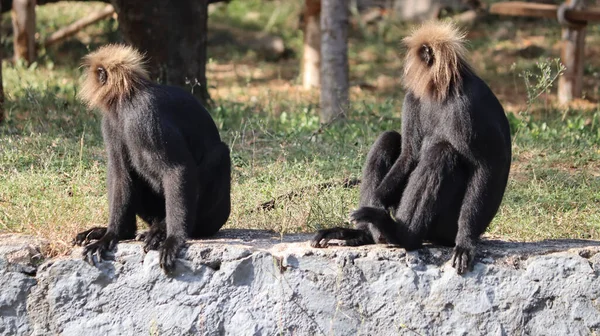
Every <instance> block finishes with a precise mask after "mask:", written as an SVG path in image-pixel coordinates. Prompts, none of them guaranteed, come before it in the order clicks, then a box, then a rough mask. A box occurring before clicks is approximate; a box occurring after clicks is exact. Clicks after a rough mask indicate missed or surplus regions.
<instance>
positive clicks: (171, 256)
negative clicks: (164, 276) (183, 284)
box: [158, 236, 185, 273]
mask: <svg viewBox="0 0 600 336" xmlns="http://www.w3.org/2000/svg"><path fill="white" fill-rule="evenodd" d="M184 242H185V241H184V240H183V239H181V238H179V237H175V236H170V237H167V238H166V239H165V240H164V242H163V243H162V245H161V246H160V248H159V250H158V253H159V260H160V267H161V268H162V269H163V270H164V271H165V273H171V272H173V270H174V269H175V259H177V254H178V253H179V250H181V247H182V246H183V244H184Z"/></svg>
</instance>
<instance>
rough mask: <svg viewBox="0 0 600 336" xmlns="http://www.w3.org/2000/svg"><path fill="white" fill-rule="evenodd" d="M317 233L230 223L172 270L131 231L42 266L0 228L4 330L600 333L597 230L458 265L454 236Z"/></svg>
mask: <svg viewBox="0 0 600 336" xmlns="http://www.w3.org/2000/svg"><path fill="white" fill-rule="evenodd" d="M309 238H310V236H306V235H291V236H285V237H284V238H283V239H282V238H281V237H279V236H278V235H275V234H271V233H269V232H265V231H246V230H244V231H240V230H226V231H223V232H222V233H220V234H219V236H218V237H216V238H215V239H212V240H205V241H193V242H191V243H190V245H189V247H188V248H186V249H185V250H184V251H182V253H181V255H180V257H181V259H179V260H178V265H177V269H176V272H175V274H174V275H173V276H171V277H169V276H166V275H165V274H163V272H162V271H161V269H160V268H159V266H158V258H157V257H158V253H157V252H149V253H148V254H144V253H143V250H142V245H141V244H140V243H136V242H127V243H121V244H119V245H118V250H117V251H116V252H115V254H114V261H109V262H103V263H101V264H100V267H99V268H95V267H92V266H90V265H88V264H86V263H85V262H84V261H83V260H81V258H80V253H81V251H80V249H75V250H74V251H73V254H72V255H71V256H69V257H62V258H56V259H52V260H47V261H45V262H44V263H43V264H41V265H40V266H39V267H37V266H36V263H37V262H36V258H38V257H36V255H37V254H39V250H40V247H39V245H36V244H40V243H39V242H37V243H36V242H34V241H33V240H31V239H26V238H20V239H17V238H7V236H1V235H0V334H1V335H55V334H60V335H323V334H324V335H358V334H361V335H398V334H401V335H403V334H407V335H417V334H419V335H594V334H596V335H597V334H600V242H597V241H584V240H556V241H543V242H537V243H517V242H506V241H495V240H487V241H484V242H483V243H482V244H481V246H480V249H479V254H478V258H477V262H476V264H475V266H474V269H473V270H472V272H470V273H468V274H466V275H464V276H459V275H457V274H456V272H455V271H454V269H453V268H452V267H451V266H450V265H449V264H448V262H447V261H448V259H449V257H450V254H451V249H449V248H441V247H426V248H423V249H421V250H419V251H415V252H410V253H406V252H405V251H404V250H403V249H400V248H392V247H387V246H368V247H360V248H348V247H330V248H328V249H313V248H310V247H309V245H308V244H307V242H306V241H307V240H308V239H309ZM11 239H12V240H11ZM10 241H12V243H10Z"/></svg>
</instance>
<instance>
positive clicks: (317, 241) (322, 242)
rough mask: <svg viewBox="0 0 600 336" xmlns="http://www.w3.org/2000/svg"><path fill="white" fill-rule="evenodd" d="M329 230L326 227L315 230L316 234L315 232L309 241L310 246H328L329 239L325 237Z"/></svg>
mask: <svg viewBox="0 0 600 336" xmlns="http://www.w3.org/2000/svg"><path fill="white" fill-rule="evenodd" d="M329 231H330V230H328V229H326V230H319V231H317V234H315V236H314V237H313V239H312V240H311V241H310V246H312V247H314V248H324V247H327V246H329V239H328V238H327V236H328V235H329V233H330V232H329Z"/></svg>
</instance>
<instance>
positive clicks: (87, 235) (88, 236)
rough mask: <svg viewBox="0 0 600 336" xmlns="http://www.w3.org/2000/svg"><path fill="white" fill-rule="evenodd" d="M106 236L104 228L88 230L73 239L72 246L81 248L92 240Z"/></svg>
mask: <svg viewBox="0 0 600 336" xmlns="http://www.w3.org/2000/svg"><path fill="white" fill-rule="evenodd" d="M105 234H106V228H105V227H93V228H91V229H89V230H85V231H83V232H80V233H78V234H77V235H76V236H75V238H74V239H73V241H72V243H73V245H79V246H83V245H86V244H88V243H89V242H90V241H92V240H98V239H100V238H102V237H104V235H105Z"/></svg>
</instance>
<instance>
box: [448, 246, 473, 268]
mask: <svg viewBox="0 0 600 336" xmlns="http://www.w3.org/2000/svg"><path fill="white" fill-rule="evenodd" d="M474 256H475V249H474V248H471V247H464V246H460V245H456V247H455V248H454V253H453V254H452V267H454V268H455V269H456V273H458V274H465V273H466V272H467V271H469V270H470V269H471V267H472V264H473V258H474Z"/></svg>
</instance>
